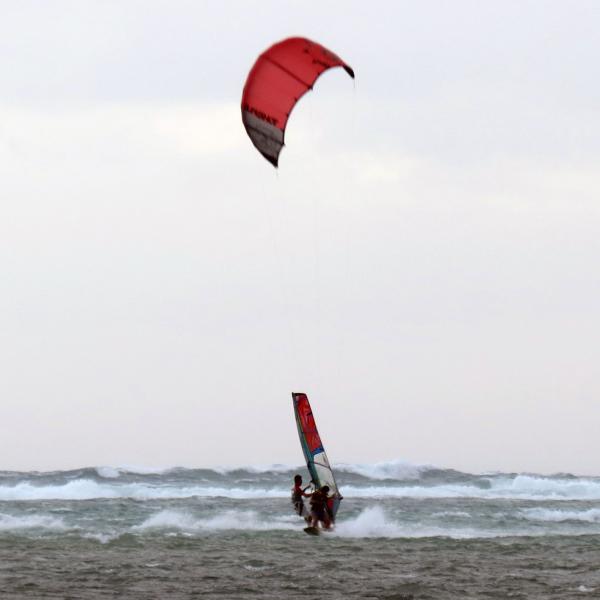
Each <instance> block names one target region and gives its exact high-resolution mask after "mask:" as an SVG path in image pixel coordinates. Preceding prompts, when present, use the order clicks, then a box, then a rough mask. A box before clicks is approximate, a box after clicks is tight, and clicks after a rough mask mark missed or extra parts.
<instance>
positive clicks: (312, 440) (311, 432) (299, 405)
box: [294, 394, 323, 455]
mask: <svg viewBox="0 0 600 600" xmlns="http://www.w3.org/2000/svg"><path fill="white" fill-rule="evenodd" d="M294 400H295V402H296V410H297V411H298V418H299V419H300V425H301V427H302V432H303V434H304V439H305V440H306V445H307V447H308V450H309V451H310V453H311V454H313V455H314V454H315V453H316V452H323V443H322V442H321V438H320V436H319V432H318V431H317V424H316V423H315V419H314V417H313V414H312V409H311V408H310V404H309V402H308V397H307V396H306V394H295V397H294Z"/></svg>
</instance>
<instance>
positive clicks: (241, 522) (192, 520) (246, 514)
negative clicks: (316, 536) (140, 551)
mask: <svg viewBox="0 0 600 600" xmlns="http://www.w3.org/2000/svg"><path fill="white" fill-rule="evenodd" d="M297 523H298V518H295V522H294V523H292V522H290V520H289V519H288V518H283V519H279V518H277V517H276V518H269V519H261V518H260V516H259V515H258V514H257V513H256V512H255V511H251V510H246V511H239V510H228V511H224V512H222V513H219V514H216V515H214V516H212V517H208V518H197V517H195V516H194V515H192V514H190V513H189V512H184V511H176V510H162V511H160V512H158V513H156V514H155V515H152V516H151V517H149V518H148V519H146V520H145V521H144V522H143V523H142V524H141V525H136V526H134V527H132V530H133V531H144V530H152V529H176V530H180V531H182V532H187V533H190V532H192V533H199V532H211V531H224V530H244V531H267V530H274V529H297V528H298V525H297Z"/></svg>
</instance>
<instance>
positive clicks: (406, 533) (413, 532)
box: [333, 506, 513, 539]
mask: <svg viewBox="0 0 600 600" xmlns="http://www.w3.org/2000/svg"><path fill="white" fill-rule="evenodd" d="M333 535H335V536H339V537H351V538H426V537H447V538H452V539H475V538H492V537H507V536H510V535H513V534H511V533H508V532H503V533H499V532H495V531H488V530H478V529H473V528H457V527H454V528H452V527H435V526H430V525H428V526H426V525H423V524H422V523H399V522H396V521H392V520H390V519H389V518H388V517H387V515H386V513H385V511H384V510H383V509H382V508H381V507H380V506H373V507H370V508H366V509H365V510H363V511H362V512H361V513H360V514H359V515H358V516H357V517H354V518H353V519H349V520H347V521H346V520H345V521H341V522H338V523H337V524H336V527H335V531H334V532H333Z"/></svg>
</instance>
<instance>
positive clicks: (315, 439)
mask: <svg viewBox="0 0 600 600" xmlns="http://www.w3.org/2000/svg"><path fill="white" fill-rule="evenodd" d="M292 399H293V401H294V414H295V415H296V425H297V426H298V435H299V436H300V444H301V446H302V451H303V452H304V458H305V459H306V466H307V467H308V471H309V473H310V476H311V477H312V480H313V482H314V483H315V485H316V486H317V488H320V487H323V486H324V485H327V486H329V493H330V495H331V496H330V497H331V503H330V506H329V510H330V512H331V516H332V520H334V521H335V515H336V514H337V511H338V508H339V506H340V501H341V500H342V495H341V494H340V490H339V488H338V486H337V483H336V482H335V477H334V476H333V470H332V469H331V465H330V464H329V459H328V458H327V454H325V448H324V447H323V442H322V441H321V436H319V432H318V431H317V424H316V423H315V418H314V416H313V412H312V409H311V407H310V403H309V401H308V396H307V395H306V394H302V393H292Z"/></svg>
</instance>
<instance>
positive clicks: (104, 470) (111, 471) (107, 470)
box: [96, 467, 121, 479]
mask: <svg viewBox="0 0 600 600" xmlns="http://www.w3.org/2000/svg"><path fill="white" fill-rule="evenodd" d="M96 473H98V475H99V476H100V477H104V478H106V479H116V478H117V477H120V476H121V471H120V469H116V468H115V467H96Z"/></svg>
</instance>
